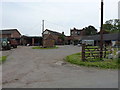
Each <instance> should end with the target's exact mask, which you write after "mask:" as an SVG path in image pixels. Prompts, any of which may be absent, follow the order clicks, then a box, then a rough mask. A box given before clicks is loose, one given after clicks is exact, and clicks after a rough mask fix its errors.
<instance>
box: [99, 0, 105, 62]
mask: <svg viewBox="0 0 120 90" xmlns="http://www.w3.org/2000/svg"><path fill="white" fill-rule="evenodd" d="M103 5H104V3H103V0H101V27H100V60H102V58H103Z"/></svg>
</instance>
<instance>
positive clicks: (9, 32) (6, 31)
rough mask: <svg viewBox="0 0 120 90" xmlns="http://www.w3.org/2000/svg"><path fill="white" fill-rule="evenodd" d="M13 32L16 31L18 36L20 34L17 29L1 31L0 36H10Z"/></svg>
mask: <svg viewBox="0 0 120 90" xmlns="http://www.w3.org/2000/svg"><path fill="white" fill-rule="evenodd" d="M14 31H17V32H18V33H19V34H20V32H19V31H18V30H17V29H3V30H0V33H2V34H12V33H13V32H14ZM20 35H21V34H20Z"/></svg>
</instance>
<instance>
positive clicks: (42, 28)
mask: <svg viewBox="0 0 120 90" xmlns="http://www.w3.org/2000/svg"><path fill="white" fill-rule="evenodd" d="M43 32H44V20H42V33H43Z"/></svg>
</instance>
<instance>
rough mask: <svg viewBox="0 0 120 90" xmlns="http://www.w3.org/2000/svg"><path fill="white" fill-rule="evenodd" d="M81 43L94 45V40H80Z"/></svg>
mask: <svg viewBox="0 0 120 90" xmlns="http://www.w3.org/2000/svg"><path fill="white" fill-rule="evenodd" d="M82 44H85V45H92V46H94V40H82Z"/></svg>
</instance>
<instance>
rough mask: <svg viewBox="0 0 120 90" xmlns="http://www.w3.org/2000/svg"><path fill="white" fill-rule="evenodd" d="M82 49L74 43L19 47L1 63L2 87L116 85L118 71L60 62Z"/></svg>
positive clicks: (113, 86)
mask: <svg viewBox="0 0 120 90" xmlns="http://www.w3.org/2000/svg"><path fill="white" fill-rule="evenodd" d="M80 51H81V48H80V47H77V46H60V48H59V49H48V50H34V49H32V47H18V48H17V49H14V50H12V51H10V53H9V51H8V52H7V54H9V56H8V58H7V61H6V62H5V63H4V64H3V65H2V85H3V86H2V87H3V88H118V71H117V70H103V69H96V68H87V67H80V66H76V65H71V64H69V63H67V64H65V65H60V63H61V62H62V61H63V58H64V57H65V56H67V55H70V54H74V53H78V52H80ZM3 54H6V52H5V51H3Z"/></svg>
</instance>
